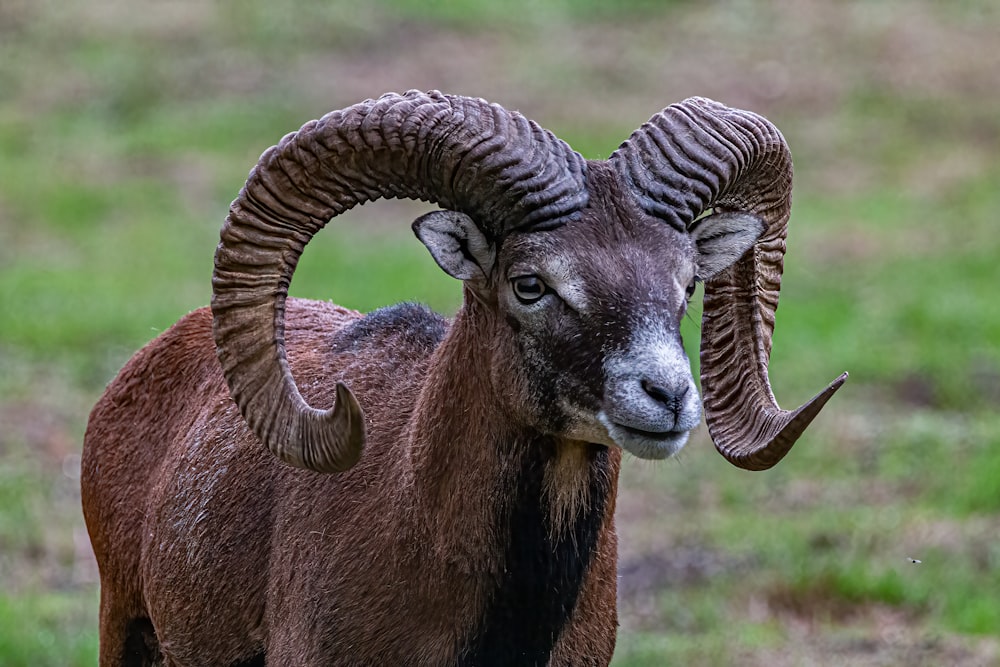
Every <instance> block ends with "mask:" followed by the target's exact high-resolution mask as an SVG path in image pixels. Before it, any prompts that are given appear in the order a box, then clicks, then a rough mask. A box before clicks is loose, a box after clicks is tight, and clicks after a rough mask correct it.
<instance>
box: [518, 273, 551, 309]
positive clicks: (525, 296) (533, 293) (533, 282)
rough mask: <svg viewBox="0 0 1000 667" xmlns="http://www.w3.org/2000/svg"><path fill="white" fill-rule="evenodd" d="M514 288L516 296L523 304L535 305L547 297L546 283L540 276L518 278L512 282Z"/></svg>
mask: <svg viewBox="0 0 1000 667" xmlns="http://www.w3.org/2000/svg"><path fill="white" fill-rule="evenodd" d="M510 282H511V285H512V286H513V288H514V296H516V297H517V300H518V301H520V302H521V303H524V304H528V303H534V302H536V301H538V300H539V299H541V298H542V297H543V296H545V292H546V290H547V288H546V286H545V283H543V282H542V280H541V278H539V277H538V276H518V277H517V278H514V279H513V280H511V281H510Z"/></svg>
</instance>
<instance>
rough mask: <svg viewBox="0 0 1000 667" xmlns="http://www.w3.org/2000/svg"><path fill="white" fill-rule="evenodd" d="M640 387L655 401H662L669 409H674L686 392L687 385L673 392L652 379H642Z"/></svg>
mask: <svg viewBox="0 0 1000 667" xmlns="http://www.w3.org/2000/svg"><path fill="white" fill-rule="evenodd" d="M642 389H643V391H645V392H646V393H647V394H649V396H650V397H651V398H652V399H653V400H655V401H656V402H657V403H662V404H663V405H665V406H667V407H668V408H670V409H671V410H676V409H677V407H678V406H679V405H680V403H681V400H682V399H683V398H684V395H685V394H687V387H685V388H684V389H683V390H681V391H679V392H673V391H670V390H669V389H666V388H665V387H663V386H661V385H658V384H656V383H655V382H653V381H652V380H643V381H642Z"/></svg>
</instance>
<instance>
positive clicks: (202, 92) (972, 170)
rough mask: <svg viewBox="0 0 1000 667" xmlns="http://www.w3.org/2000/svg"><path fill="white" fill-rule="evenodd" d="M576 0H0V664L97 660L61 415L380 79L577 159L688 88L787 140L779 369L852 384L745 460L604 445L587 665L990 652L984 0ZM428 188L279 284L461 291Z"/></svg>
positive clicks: (806, 384) (188, 301) (947, 656)
mask: <svg viewBox="0 0 1000 667" xmlns="http://www.w3.org/2000/svg"><path fill="white" fill-rule="evenodd" d="M362 5H363V8H362ZM501 6H502V7H504V9H500V7H501ZM605 6H610V5H609V4H608V3H598V2H595V1H592V0H583V1H580V2H572V1H571V0H562V1H561V2H552V3H540V2H531V1H529V0H519V2H516V3H508V4H506V5H502V4H501V3H487V2H484V1H483V0H461V1H456V2H444V1H440V2H425V1H424V2H416V1H415V0H382V1H381V2H372V3H348V2H327V3H319V2H305V1H304V0H300V1H298V2H293V3H290V4H284V5H279V4H278V3H268V2H264V1H263V0H243V1H241V2H234V1H227V2H219V3H211V4H210V3H197V2H193V1H191V0H189V1H186V2H170V3H146V5H145V6H141V7H140V6H138V5H136V4H134V3H133V4H129V3H123V2H116V1H115V0H96V1H94V2H88V3H83V2H80V1H79V0H75V1H70V2H67V3H57V2H55V1H54V0H43V1H40V2H34V1H29V0H9V1H8V0H5V2H3V3H2V4H0V664H2V665H11V666H15V665H53V666H56V665H58V666H63V665H89V664H94V663H95V661H96V650H97V614H96V609H97V577H96V566H95V564H94V562H93V558H92V555H91V554H90V551H89V543H88V540H87V537H86V531H85V529H84V528H83V521H82V517H81V516H80V510H79V491H78V466H79V452H80V443H81V440H82V434H83V430H84V427H85V424H86V418H87V414H88V411H89V409H90V406H91V405H92V404H93V402H94V401H95V400H96V399H97V396H98V395H99V394H100V392H101V390H102V389H103V387H104V385H105V384H106V383H107V382H108V380H110V378H111V377H113V375H114V373H115V372H116V371H117V369H118V368H119V367H120V366H121V365H122V364H123V363H124V362H125V360H126V359H127V358H128V357H129V356H130V355H131V354H132V353H133V352H134V351H135V350H136V349H138V347H140V346H141V345H142V344H143V343H145V342H146V341H148V340H149V339H151V338H152V337H154V336H155V335H156V334H157V333H158V332H160V331H163V330H164V329H165V328H166V327H168V326H170V324H171V323H172V322H174V321H175V320H176V319H177V318H178V317H179V316H180V315H182V314H183V313H185V312H187V311H189V310H191V309H194V308H196V307H198V306H200V305H203V304H205V303H207V301H208V298H209V276H210V273H211V260H212V252H213V250H214V246H215V242H216V238H217V232H218V228H219V225H220V224H221V221H222V219H223V218H224V216H225V213H226V210H227V206H228V202H229V201H230V200H231V199H232V197H233V196H234V195H235V194H236V192H237V191H238V189H239V187H240V186H241V185H242V182H243V179H244V178H245V176H246V172H247V171H248V169H249V168H250V167H251V166H252V165H253V163H254V162H255V161H256V158H257V156H258V155H259V154H260V153H261V152H262V151H263V150H264V149H265V148H267V147H268V146H269V145H271V144H273V143H275V142H276V141H277V140H278V139H279V138H280V137H281V136H282V135H283V134H284V133H286V132H288V131H290V130H293V129H295V128H297V127H299V126H300V125H301V124H302V123H303V122H304V121H306V120H308V119H310V118H313V117H316V116H319V115H321V114H322V113H324V112H326V111H328V110H330V109H333V108H339V107H343V106H346V105H349V104H352V103H354V102H356V101H359V100H362V99H364V98H366V97H371V96H376V95H378V94H380V93H382V92H385V91H387V90H397V91H402V90H405V89H409V88H420V89H429V88H437V89H441V90H445V91H447V92H454V93H460V94H466V95H478V96H483V97H486V98H487V99H490V100H492V101H496V102H499V103H501V104H503V105H505V106H507V107H509V108H516V109H520V110H521V111H523V112H524V113H525V114H526V115H528V116H529V117H532V118H534V119H536V120H538V121H539V122H540V123H542V124H543V125H544V126H546V127H548V128H549V129H551V130H553V131H555V132H556V133H557V134H559V135H560V136H561V137H563V138H564V139H566V140H567V141H569V142H570V143H571V144H572V145H573V146H574V147H575V148H577V149H578V150H580V151H581V152H582V153H583V154H584V155H585V156H587V157H592V158H598V157H605V156H606V155H607V154H608V153H610V152H611V151H612V150H613V149H614V148H615V147H616V145H617V144H618V143H619V142H620V141H621V140H623V139H624V138H625V137H626V136H627V135H628V133H629V132H630V131H631V130H632V129H633V128H635V127H637V126H638V125H639V124H641V123H642V122H643V121H644V120H645V119H646V118H648V117H649V116H650V115H651V114H653V113H654V112H656V111H658V110H659V109H660V108H662V107H663V106H665V105H666V104H668V103H670V102H673V101H676V100H679V99H682V98H684V97H686V96H689V95H705V96H709V97H714V98H716V99H719V100H721V101H724V102H726V103H728V104H731V105H733V106H741V107H746V108H750V109H753V110H755V111H758V112H761V113H763V114H765V115H766V116H768V117H769V118H771V119H772V120H773V121H775V122H776V123H777V124H778V125H779V127H781V128H782V130H783V132H784V133H785V135H786V137H787V138H788V140H789V143H790V145H791V146H792V150H793V154H794V155H795V160H796V179H797V183H796V190H795V207H794V210H793V218H792V222H791V231H790V238H789V254H788V256H787V259H786V274H785V275H786V278H785V281H784V285H783V290H782V302H781V308H780V309H779V312H778V322H777V330H776V336H775V341H774V356H773V360H772V365H771V377H772V380H773V383H774V386H775V393H776V394H777V396H778V399H779V401H781V402H782V404H784V405H786V406H792V405H797V404H799V403H801V402H802V401H803V400H805V399H807V398H808V397H809V396H810V395H811V394H812V393H814V392H815V391H817V390H819V389H820V388H821V387H822V386H824V385H825V383H826V382H828V381H829V380H831V379H832V378H834V377H835V376H836V375H838V374H839V373H840V372H842V371H844V370H848V371H850V372H851V379H850V381H849V383H848V385H847V386H846V387H845V388H844V389H843V390H842V391H841V393H840V394H838V396H837V397H836V399H835V400H834V401H833V402H832V403H831V405H830V406H829V407H828V408H827V410H826V411H825V412H824V414H823V415H822V416H821V417H820V418H819V420H818V422H817V423H816V425H815V426H814V427H813V428H812V429H811V430H810V431H809V433H808V435H807V437H806V438H805V439H804V440H803V441H802V442H801V443H800V444H799V445H798V446H797V447H796V448H795V450H793V452H792V453H791V455H790V456H789V457H788V459H786V460H785V461H784V462H782V464H781V465H780V466H778V467H777V468H775V469H773V470H771V471H768V472H766V473H758V474H749V473H745V472H741V471H738V470H736V469H734V468H731V467H730V466H729V465H728V464H726V463H725V462H724V461H723V459H722V458H721V457H719V456H718V455H717V454H716V453H715V452H714V451H713V450H712V446H711V444H710V443H709V441H708V440H707V437H706V436H705V434H704V432H703V431H702V432H700V433H699V434H698V435H697V437H695V438H693V440H692V442H691V444H690V445H689V446H688V448H687V449H686V450H685V451H684V452H683V453H682V455H681V456H680V457H679V458H678V459H676V460H673V461H670V462H666V463H661V464H657V465H651V464H648V463H645V462H641V461H638V460H634V459H632V460H629V461H627V464H626V466H625V470H624V473H623V479H622V493H621V498H620V502H619V507H620V509H619V532H620V537H621V539H620V542H621V554H620V556H621V557H620V566H621V572H620V574H621V580H620V581H621V586H620V588H621V595H620V598H621V599H620V608H621V620H622V627H621V632H620V635H619V644H618V646H619V648H618V653H617V656H616V661H615V664H616V665H619V666H621V667H629V666H639V665H651V666H652V665H657V666H659V665H665V664H666V665H673V664H680V665H726V664H732V665H762V666H763V665H767V666H772V665H777V666H781V665H927V666H932V665H984V666H985V665H993V664H998V662H1000V640H998V638H997V634H998V629H1000V539H998V538H997V536H998V535H1000V413H998V411H997V406H998V405H1000V299H998V296H997V289H998V287H1000V269H998V261H1000V233H998V225H1000V222H998V221H1000V214H998V211H1000V188H998V187H997V184H998V183H1000V158H998V156H1000V50H998V49H997V48H996V35H997V34H998V32H1000V6H997V5H996V3H993V2H990V1H989V0H961V1H960V2H953V3H939V2H934V1H932V0H923V1H913V2H905V3H904V2H902V1H899V2H881V3H873V2H866V1H864V0H854V1H845V2H838V3H828V2H823V1H822V0H797V1H796V2H787V3H778V2H735V1H733V2H706V3H696V2H687V1H683V0H674V1H673V2H652V1H649V0H628V1H627V2H624V3H617V4H616V5H615V7H616V9H615V10H614V11H609V10H608V9H606V8H605ZM425 210H426V207H423V206H411V205H407V204H400V203H378V204H374V205H372V206H366V207H364V209H362V210H360V211H357V212H352V213H351V214H349V215H348V216H345V219H344V220H343V221H341V220H339V219H338V221H337V222H336V223H335V224H334V225H332V226H331V228H330V229H329V230H327V231H326V232H324V234H322V235H320V237H318V238H317V240H316V241H315V242H314V243H313V244H311V245H310V247H309V249H308V251H307V252H306V254H305V257H304V259H303V261H302V264H301V268H300V270H299V271H298V272H297V274H296V279H295V282H294V284H293V285H292V293H293V294H295V295H298V296H308V297H315V298H323V299H334V300H336V301H338V302H340V303H343V304H344V305H347V306H351V307H355V308H359V309H370V308H373V307H375V306H378V305H382V304H385V303H390V302H393V301H397V300H401V299H404V298H406V299H414V298H416V299H419V300H422V301H425V302H427V303H429V304H431V305H432V306H434V307H435V308H438V309H440V310H442V311H445V312H449V311H453V310H454V309H455V307H456V306H457V303H458V299H459V297H460V294H459V288H458V285H457V284H456V283H455V282H454V281H452V280H451V279H449V278H447V277H446V276H444V275H443V274H441V272H440V271H439V270H438V269H437V267H436V266H435V265H434V263H433V262H432V261H431V260H430V259H429V258H428V257H427V256H426V252H425V251H424V249H423V248H422V247H421V246H420V245H419V244H418V243H416V242H415V241H413V240H412V238H411V237H410V236H409V232H408V230H407V226H408V224H409V222H410V221H411V220H412V219H413V218H414V217H415V216H416V215H418V214H420V213H421V212H423V211H425ZM697 320H698V314H697V313H695V314H694V316H693V317H692V318H691V320H690V321H689V322H688V323H687V328H688V330H687V333H686V338H685V339H686V340H687V341H688V342H689V344H692V343H693V344H694V345H695V346H696V344H697V343H696V341H697V339H698V332H697ZM692 352H694V349H692ZM695 356H696V355H695ZM914 560H917V561H919V562H916V563H915V562H913V561H914Z"/></svg>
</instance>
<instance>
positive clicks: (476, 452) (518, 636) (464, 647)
mask: <svg viewBox="0 0 1000 667" xmlns="http://www.w3.org/2000/svg"><path fill="white" fill-rule="evenodd" d="M484 311H487V308H485V307H483V306H481V305H476V304H473V305H471V306H467V308H466V309H465V310H463V312H462V313H460V314H459V316H458V317H457V318H456V321H455V323H454V325H453V327H452V329H451V331H450V332H449V335H448V336H447V338H446V339H445V341H444V342H442V344H441V346H440V347H439V348H438V350H437V351H436V353H435V354H436V359H435V363H433V364H432V370H431V371H430V375H429V376H428V378H427V382H426V383H425V385H424V387H423V390H422V392H421V395H420V398H419V400H418V407H417V411H416V413H415V414H414V417H413V419H412V420H411V430H410V433H411V437H410V438H409V443H410V445H409V451H408V455H409V457H410V466H408V470H409V471H410V475H411V477H410V479H408V480H407V483H406V484H404V485H403V488H404V489H406V491H405V492H406V493H412V494H413V495H414V496H415V497H414V498H413V499H412V505H410V506H412V507H418V508H422V512H421V516H418V517H416V526H415V530H416V533H417V534H415V535H413V538H415V539H419V540H422V542H421V543H423V544H428V545H430V547H431V548H432V549H433V551H434V554H433V556H434V558H435V559H440V560H441V562H444V563H446V564H447V566H448V567H450V568H452V569H453V570H454V571H456V572H458V573H460V575H461V576H462V578H464V580H465V581H468V582H471V583H472V586H473V587H474V588H475V591H470V593H471V594H472V599H471V600H470V602H471V607H472V609H470V611H473V613H475V614H477V616H478V620H477V622H476V623H474V624H472V629H471V632H470V633H468V634H467V636H465V637H461V638H459V646H458V647H457V650H458V655H459V664H468V665H493V664H496V665H507V664H519V665H535V664H540V665H541V664H547V663H548V660H549V656H550V653H551V651H552V648H553V646H554V645H555V642H556V641H557V639H558V637H559V634H560V632H561V630H562V629H563V627H564V626H565V625H566V624H567V623H568V621H569V619H570V617H571V615H572V613H573V610H574V607H575V604H576V600H577V597H578V594H579V592H580V588H581V586H582V585H583V582H584V580H585V577H586V575H587V568H588V566H589V564H590V560H591V557H592V554H593V552H594V550H595V545H596V543H597V539H598V536H599V533H600V530H601V527H602V525H603V524H604V518H605V511H606V509H607V508H608V499H609V497H613V494H614V492H615V486H616V482H617V480H616V479H614V475H613V474H612V472H611V466H610V465H609V453H608V451H607V449H606V448H605V447H603V446H600V445H593V444H588V443H582V442H572V441H567V440H562V439H559V438H555V437H552V436H547V435H543V434H540V433H538V432H537V431H534V430H532V429H530V428H528V427H526V426H523V425H519V424H518V423H517V420H516V419H514V418H513V416H512V415H510V414H505V412H506V411H505V410H503V409H502V407H501V406H504V405H507V402H506V401H505V399H504V397H503V396H502V395H501V394H500V392H499V391H497V388H496V387H494V386H493V382H492V381H491V379H490V377H488V375H487V373H488V368H489V367H490V364H489V363H488V361H487V359H486V358H484V357H483V356H481V355H486V354H488V353H489V352H488V351H487V350H486V349H485V348H484V344H483V341H480V340H478V339H477V338H476V336H475V333H474V332H475V331H477V330H478V331H484V330H485V331H489V330H490V329H488V328H483V327H484V323H483V322H482V321H480V322H478V323H477V322H474V321H473V320H475V319H476V318H487V317H488V315H487V313H486V312H484ZM485 324H486V325H494V324H495V323H485ZM473 388H474V389H473ZM445 406H447V407H445ZM428 433H433V434H434V439H433V441H428V440H427V439H426V436H424V437H423V438H417V437H413V435H412V434H428ZM611 502H612V503H613V500H612V501H611Z"/></svg>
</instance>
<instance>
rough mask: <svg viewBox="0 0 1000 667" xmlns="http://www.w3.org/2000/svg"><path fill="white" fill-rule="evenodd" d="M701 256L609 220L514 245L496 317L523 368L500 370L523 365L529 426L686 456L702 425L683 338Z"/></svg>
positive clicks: (651, 225) (500, 266)
mask: <svg viewBox="0 0 1000 667" xmlns="http://www.w3.org/2000/svg"><path fill="white" fill-rule="evenodd" d="M612 215H613V214H612ZM695 254H696V253H695V246H694V243H693V242H692V241H691V239H690V238H689V236H688V235H687V234H685V233H682V232H678V231H676V230H674V229H673V228H671V227H670V226H668V225H666V224H664V223H662V222H660V221H656V220H652V219H650V218H648V217H647V218H645V220H643V221H640V222H636V221H635V220H624V221H623V220H621V219H614V218H611V219H609V216H608V215H607V214H606V213H605V214H602V215H600V216H596V215H584V216H583V217H582V218H581V219H579V220H576V221H573V222H570V223H568V224H566V225H563V226H561V227H559V228H557V229H554V230H551V231H540V232H532V233H526V234H516V235H512V236H511V237H508V239H507V240H506V241H505V242H504V244H503V246H502V248H501V251H500V253H499V256H498V257H497V266H496V271H495V276H496V278H495V281H496V282H495V289H496V290H497V299H496V301H497V305H496V307H497V309H498V310H499V313H500V315H501V317H500V318H498V320H499V323H498V326H501V327H507V328H508V329H509V331H507V332H506V334H507V335H505V336H502V338H506V339H508V340H510V341H512V347H514V348H515V349H513V350H511V351H510V352H511V353H512V354H511V356H513V357H514V358H515V359H516V360H517V361H516V362H513V364H512V362H510V361H508V362H507V363H503V361H502V360H497V361H498V362H499V364H498V366H499V367H505V366H506V367H507V370H508V371H509V370H512V369H510V365H517V366H519V368H517V369H515V370H516V371H518V372H516V373H515V374H514V377H519V378H520V380H521V382H522V383H523V384H524V385H525V386H524V389H525V390H526V391H524V392H523V396H524V397H525V400H523V402H522V405H521V406H520V409H521V411H522V412H523V413H524V416H525V418H526V419H529V420H532V421H533V422H534V423H533V424H532V425H533V426H536V427H538V428H540V429H542V430H543V431H546V432H550V433H554V434H559V435H562V436H565V437H569V438H573V439H579V440H585V441H590V442H598V443H603V444H607V445H617V446H620V447H622V448H624V449H626V450H627V451H629V452H631V453H633V454H635V455H637V456H640V457H643V458H663V457H666V456H670V455H672V454H674V453H675V452H676V451H677V450H679V449H680V448H681V447H682V446H683V445H684V443H685V441H686V440H687V436H688V432H689V431H690V430H691V429H693V428H694V427H695V426H697V425H698V423H699V422H700V417H701V404H700V401H699V397H698V391H697V388H696V387H695V384H694V379H693V378H692V375H691V366H690V362H689V360H688V357H687V355H686V354H685V351H684V347H683V344H682V342H681V335H680V322H681V319H682V318H683V317H684V315H685V313H686V311H687V305H688V300H689V299H690V296H691V294H692V292H693V291H694V284H695V277H696V262H695ZM507 377H508V378H509V377H511V375H510V374H509V373H508V374H507Z"/></svg>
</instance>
